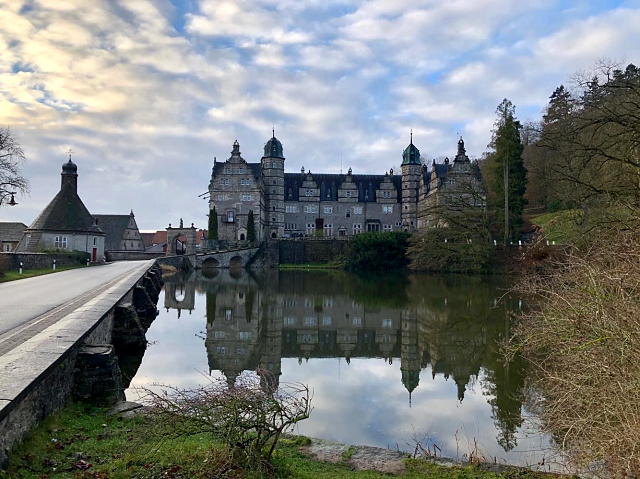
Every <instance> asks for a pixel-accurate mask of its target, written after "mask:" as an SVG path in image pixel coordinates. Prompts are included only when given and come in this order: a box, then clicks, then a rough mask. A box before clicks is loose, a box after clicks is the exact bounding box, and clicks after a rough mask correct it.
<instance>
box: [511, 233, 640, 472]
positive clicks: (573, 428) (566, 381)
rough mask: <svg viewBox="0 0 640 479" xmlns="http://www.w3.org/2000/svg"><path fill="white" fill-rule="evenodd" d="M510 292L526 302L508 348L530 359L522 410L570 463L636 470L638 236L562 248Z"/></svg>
mask: <svg viewBox="0 0 640 479" xmlns="http://www.w3.org/2000/svg"><path fill="white" fill-rule="evenodd" d="M519 290H520V291H521V292H522V293H525V294H526V295H527V296H529V297H531V298H532V299H533V300H534V302H533V307H534V308H533V309H532V310H531V311H530V312H528V313H527V314H525V315H524V316H523V318H522V322H521V323H520V324H519V326H518V327H517V331H516V336H515V338H514V339H513V342H512V344H511V348H510V351H511V352H512V353H513V352H521V353H522V354H523V355H524V357H525V358H526V359H527V360H528V361H529V363H530V364H531V369H532V370H533V376H532V380H531V383H530V384H529V388H528V390H529V391H530V392H531V395H530V396H531V399H530V402H531V408H532V409H533V410H534V411H535V412H537V413H538V414H539V417H540V418H541V420H542V422H543V424H544V426H545V428H546V429H547V430H548V431H549V432H551V433H552V434H553V436H554V437H556V438H558V442H559V443H560V445H561V446H562V447H563V448H564V449H565V450H566V451H567V452H568V454H569V456H570V458H571V459H572V460H573V461H574V462H575V464H576V465H578V466H581V467H584V468H587V467H588V468H593V467H594V466H599V467H600V468H601V469H602V472H603V473H604V475H610V476H613V477H638V476H637V474H638V472H639V471H640V233H638V232H623V233H619V234H617V235H616V236H615V237H613V238H606V239H601V240H600V241H599V242H597V243H596V244H594V245H592V246H591V247H590V248H589V249H588V250H586V251H582V252H577V250H575V249H574V250H572V251H570V252H568V253H567V255H566V256H565V257H564V258H563V259H562V260H561V261H557V262H555V264H553V265H552V266H551V267H550V268H549V269H548V270H547V271H546V272H542V274H541V273H540V271H539V270H538V272H537V273H536V274H531V275H530V276H528V277H525V278H524V279H523V280H522V281H521V282H520V287H519Z"/></svg>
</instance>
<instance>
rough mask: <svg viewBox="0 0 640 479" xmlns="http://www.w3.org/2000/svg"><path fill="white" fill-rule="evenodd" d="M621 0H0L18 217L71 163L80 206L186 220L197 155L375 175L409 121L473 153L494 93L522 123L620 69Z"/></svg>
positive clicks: (4, 102) (4, 216)
mask: <svg viewBox="0 0 640 479" xmlns="http://www.w3.org/2000/svg"><path fill="white" fill-rule="evenodd" d="M639 45H640V0H622V1H613V0H593V1H570V0H535V1H534V0H517V1H514V0H448V1H442V0H153V1H152V0H0V125H2V126H4V127H10V128H11V130H12V132H13V134H14V135H15V136H16V138H17V139H18V141H19V142H20V144H21V145H22V147H23V149H24V152H25V155H26V157H27V160H28V161H27V162H26V163H25V165H24V166H23V170H22V171H23V174H24V176H26V177H27V178H28V180H29V181H30V183H31V193H30V195H28V196H24V197H19V198H17V201H18V202H19V205H17V206H15V207H12V208H9V207H4V206H3V207H0V221H22V222H24V223H26V224H27V225H28V224H30V223H31V222H32V221H33V220H34V219H35V217H36V216H37V215H38V213H39V212H40V211H41V210H42V209H43V208H44V207H45V206H46V204H47V203H48V202H49V201H50V200H51V198H53V196H54V195H55V194H56V193H57V192H58V190H59V188H60V177H59V175H60V171H61V166H62V164H63V163H64V162H65V161H67V160H68V158H69V153H68V151H69V149H71V150H72V159H73V161H74V162H75V163H76V164H77V165H78V174H79V183H78V192H79V194H80V197H81V198H82V199H83V201H84V203H85V205H86V206H87V208H88V209H89V211H90V212H91V213H94V214H127V213H129V211H130V210H131V209H133V211H134V212H135V214H136V221H137V223H138V226H139V228H140V229H142V230H155V229H163V228H165V227H167V226H168V224H169V223H173V224H174V226H175V225H176V224H178V222H179V219H180V218H181V217H182V218H183V219H184V223H185V225H189V224H190V223H192V222H193V223H195V226H197V227H206V215H207V213H208V204H207V202H206V201H204V200H203V199H201V198H198V195H199V194H201V193H204V192H205V191H207V187H208V184H209V180H210V175H211V168H212V166H213V161H214V158H217V159H218V160H219V161H224V160H226V159H228V158H229V156H230V152H231V148H232V144H233V141H234V140H236V139H237V140H238V142H239V143H240V150H241V152H242V156H243V158H244V159H245V160H247V161H248V162H252V163H253V162H259V161H260V158H261V157H262V153H263V147H264V144H265V142H266V141H267V140H268V139H269V138H270V137H271V131H272V128H275V134H276V137H278V139H280V140H281V141H282V144H283V146H284V156H285V157H286V161H285V171H287V172H297V171H300V168H301V167H305V169H307V170H309V169H310V170H312V171H313V172H317V173H325V172H326V173H337V172H339V171H340V169H341V168H342V170H343V171H344V172H346V171H347V170H348V169H349V168H350V167H351V168H352V169H353V172H354V173H357V174H361V173H369V174H384V173H385V172H386V171H388V170H389V169H390V168H394V169H397V168H398V166H399V164H400V162H401V154H402V150H403V149H404V148H405V147H406V146H407V144H408V143H409V136H410V132H411V131H412V130H413V139H414V144H415V145H416V146H417V147H418V148H419V149H420V151H421V154H422V156H423V157H424V158H428V159H432V158H442V157H444V156H449V157H452V156H455V152H456V143H457V141H458V137H459V135H462V137H463V138H464V140H465V143H466V147H467V153H468V154H469V156H471V157H477V158H479V157H481V156H482V154H483V153H484V152H485V151H486V150H487V143H489V141H490V139H491V129H492V126H493V122H494V119H495V109H496V106H497V105H498V104H499V103H500V102H501V101H502V99H503V98H508V99H509V100H511V101H512V102H513V103H514V104H515V106H516V116H517V117H518V118H519V119H520V120H521V121H522V122H526V121H531V120H538V119H540V117H541V115H542V113H543V110H544V107H545V105H546V104H547V102H548V98H549V96H550V95H551V93H552V92H553V90H554V89H555V88H556V87H557V86H559V85H560V84H568V83H570V81H571V78H572V77H573V76H574V75H575V74H576V72H580V71H588V70H590V69H592V68H593V67H594V66H595V64H596V62H597V61H598V60H601V59H609V60H613V61H618V62H621V63H622V64H627V63H634V64H636V65H638V64H640V46H639Z"/></svg>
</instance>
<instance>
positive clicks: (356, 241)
mask: <svg viewBox="0 0 640 479" xmlns="http://www.w3.org/2000/svg"><path fill="white" fill-rule="evenodd" d="M409 236H410V235H409V233H403V232H400V231H395V232H389V233H361V234H358V235H355V236H354V237H353V239H352V240H351V241H350V242H349V245H348V246H347V248H346V251H345V254H344V263H345V267H346V269H349V270H354V271H364V270H373V271H389V270H394V269H400V268H404V267H405V266H406V265H407V264H408V260H407V256H406V252H407V247H408V246H409Z"/></svg>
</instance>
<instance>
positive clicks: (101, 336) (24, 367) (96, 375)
mask: <svg viewBox="0 0 640 479" xmlns="http://www.w3.org/2000/svg"><path fill="white" fill-rule="evenodd" d="M153 265H154V263H153V262H151V261H150V262H148V263H146V264H144V265H141V266H140V267H138V268H136V269H135V270H133V271H132V272H131V273H127V275H126V276H124V277H123V278H122V280H121V281H119V282H118V283H116V284H114V285H113V286H111V287H109V288H108V289H106V290H105V291H103V292H102V293H99V294H98V295H97V296H96V297H94V298H93V299H91V300H89V301H88V302H87V303H86V304H84V305H83V306H80V307H79V308H77V309H76V310H74V311H73V312H72V313H70V314H68V315H66V316H65V317H63V318H61V319H59V320H58V321H57V322H56V323H54V324H53V325H51V326H49V327H48V328H47V329H45V330H44V331H41V332H39V333H37V334H35V335H34V336H32V337H31V338H30V339H28V340H27V341H25V342H24V343H22V344H21V345H19V346H17V347H15V348H14V349H12V350H11V351H9V352H7V353H6V354H4V355H2V356H0V378H2V380H1V381H0V469H2V468H4V467H6V466H7V465H8V451H9V449H10V448H11V447H12V446H13V445H14V444H16V443H17V442H19V441H22V440H23V439H24V437H25V436H26V434H27V433H28V432H29V430H30V429H31V428H33V427H34V426H36V425H37V424H39V423H40V422H41V421H42V420H43V419H45V418H46V417H47V416H48V415H49V414H50V413H51V412H54V411H57V410H59V409H61V408H62V407H63V406H64V405H65V403H66V401H67V400H68V399H69V398H70V397H72V396H73V395H74V394H75V395H76V396H78V397H82V398H83V399H84V400H86V399H90V400H92V401H93V400H97V401H99V400H101V398H99V397H95V396H94V394H102V395H104V394H105V393H109V394H110V395H111V396H109V397H108V398H102V400H105V399H106V400H111V399H112V398H113V397H115V398H118V397H120V396H122V393H123V391H122V386H118V387H117V388H114V387H112V386H109V384H111V383H113V384H116V385H120V384H122V380H121V378H119V377H117V376H119V374H120V372H119V368H118V364H117V360H115V355H114V354H113V347H112V345H111V344H110V343H112V342H113V339H114V338H113V329H114V327H115V326H118V325H116V324H115V322H116V320H117V318H116V315H115V312H114V310H115V308H116V306H117V305H118V304H121V303H126V304H131V303H133V304H134V307H135V308H140V309H141V308H145V310H144V312H146V313H147V315H148V314H149V307H148V305H147V304H144V305H138V304H136V301H135V299H134V296H135V295H134V292H135V291H136V290H138V289H140V288H142V289H144V291H145V297H146V298H147V299H149V298H151V300H152V301H153V300H155V301H157V298H158V293H159V291H160V288H161V286H162V280H161V278H160V272H159V271H158V270H157V269H156V268H155V267H154V266H153ZM152 309H153V311H151V313H155V314H157V310H156V308H155V304H154V305H153V308H152ZM139 313H140V312H138V314H139ZM154 317H155V315H154ZM151 320H152V319H151ZM147 322H149V321H147ZM122 326H123V325H119V328H120V331H119V334H120V336H122V333H123V331H121V330H122ZM133 333H135V334H136V335H139V332H138V331H134V332H133ZM106 353H109V354H108V356H109V357H106V356H107V354H106ZM96 354H98V355H100V354H102V356H105V357H106V359H105V360H102V362H101V363H100V364H102V363H105V364H106V366H108V368H107V369H109V370H108V371H103V369H105V368H98V367H94V366H95V364H98V362H97V361H95V360H94V359H95V358H92V355H96ZM80 356H82V359H83V360H82V361H79V359H78V358H79V357H80ZM98 359H102V358H98ZM81 364H85V365H86V364H88V365H89V366H85V369H83V370H80V369H79V367H80V365H81ZM87 367H89V370H87ZM114 372H116V373H117V374H115V373H114ZM107 373H109V374H107ZM112 376H113V377H112ZM110 381H111V382H110ZM107 386H109V387H107ZM80 393H82V394H80Z"/></svg>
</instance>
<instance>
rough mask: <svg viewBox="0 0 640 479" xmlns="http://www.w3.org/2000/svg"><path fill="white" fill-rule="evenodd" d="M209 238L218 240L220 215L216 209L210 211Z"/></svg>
mask: <svg viewBox="0 0 640 479" xmlns="http://www.w3.org/2000/svg"><path fill="white" fill-rule="evenodd" d="M207 238H208V239H210V240H217V239H218V213H216V207H215V206H214V207H213V209H212V210H209V233H208V234H207Z"/></svg>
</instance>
